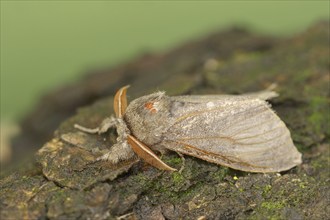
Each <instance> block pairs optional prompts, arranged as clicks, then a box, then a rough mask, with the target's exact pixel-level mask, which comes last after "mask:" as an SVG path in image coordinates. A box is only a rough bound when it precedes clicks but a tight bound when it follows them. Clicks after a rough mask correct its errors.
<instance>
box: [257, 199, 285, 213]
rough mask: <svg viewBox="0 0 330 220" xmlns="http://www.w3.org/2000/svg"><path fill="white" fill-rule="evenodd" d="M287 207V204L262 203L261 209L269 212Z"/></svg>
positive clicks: (276, 202)
mask: <svg viewBox="0 0 330 220" xmlns="http://www.w3.org/2000/svg"><path fill="white" fill-rule="evenodd" d="M284 207H285V203H284V202H278V201H275V202H263V203H261V208H265V209H267V210H269V211H271V210H274V209H281V208H284Z"/></svg>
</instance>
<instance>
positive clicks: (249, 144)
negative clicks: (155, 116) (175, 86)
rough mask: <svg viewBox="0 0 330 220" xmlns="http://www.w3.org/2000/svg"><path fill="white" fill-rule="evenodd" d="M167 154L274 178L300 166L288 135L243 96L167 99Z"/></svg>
mask: <svg viewBox="0 0 330 220" xmlns="http://www.w3.org/2000/svg"><path fill="white" fill-rule="evenodd" d="M171 100H172V109H171V113H172V116H173V117H174V118H175V120H174V121H175V122H174V123H173V125H172V126H170V127H169V129H168V130H167V131H166V133H164V138H163V142H162V143H161V144H162V145H163V146H164V147H166V148H167V149H170V150H173V151H177V152H180V153H183V154H188V155H191V156H194V157H198V158H201V159H203V160H206V161H209V162H213V163H216V164H220V165H225V166H229V167H231V168H234V169H239V170H244V171H250V172H279V171H284V170H288V169H290V168H292V167H294V166H296V165H298V164H300V163H301V154H300V153H299V152H298V151H297V149H296V148H295V146H294V144H293V142H292V139H291V137H290V132H289V130H288V129H287V127H286V126H285V124H284V123H283V122H282V121H281V119H280V118H279V117H278V116H277V115H276V114H275V113H274V112H273V111H272V110H271V109H270V107H269V105H268V104H267V102H265V101H263V100H260V99H251V98H249V97H243V96H237V97H234V96H230V97H228V96H227V97H226V96H219V98H218V99H215V98H213V99H212V100H213V101H210V100H207V99H204V98H200V96H189V97H187V98H186V99H185V97H182V96H181V97H179V98H176V97H171Z"/></svg>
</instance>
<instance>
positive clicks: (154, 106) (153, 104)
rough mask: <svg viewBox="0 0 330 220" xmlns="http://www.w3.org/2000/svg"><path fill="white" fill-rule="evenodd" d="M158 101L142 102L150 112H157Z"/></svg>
mask: <svg viewBox="0 0 330 220" xmlns="http://www.w3.org/2000/svg"><path fill="white" fill-rule="evenodd" d="M157 105H158V102H147V103H146V104H144V108H145V109H147V110H148V111H149V112H151V113H156V112H158V108H157Z"/></svg>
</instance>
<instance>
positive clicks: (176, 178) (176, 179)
mask: <svg viewBox="0 0 330 220" xmlns="http://www.w3.org/2000/svg"><path fill="white" fill-rule="evenodd" d="M172 178H173V182H174V183H175V184H178V183H182V182H183V181H184V177H183V175H182V174H181V173H179V172H173V173H172Z"/></svg>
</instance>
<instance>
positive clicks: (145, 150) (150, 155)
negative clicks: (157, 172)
mask: <svg viewBox="0 0 330 220" xmlns="http://www.w3.org/2000/svg"><path fill="white" fill-rule="evenodd" d="M127 141H128V143H129V144H130V145H131V147H132V149H133V151H134V152H135V153H136V154H137V155H138V156H139V157H140V158H142V159H144V161H145V162H147V163H149V164H150V165H152V166H154V167H157V168H158V169H161V170H169V171H176V169H174V168H172V167H170V166H168V165H167V164H166V163H164V162H163V161H162V160H161V159H160V158H159V157H157V155H156V154H155V153H154V152H152V150H151V149H150V148H149V147H147V146H146V145H145V144H143V143H142V142H140V141H139V140H137V139H136V138H135V137H133V136H132V135H128V139H127Z"/></svg>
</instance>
